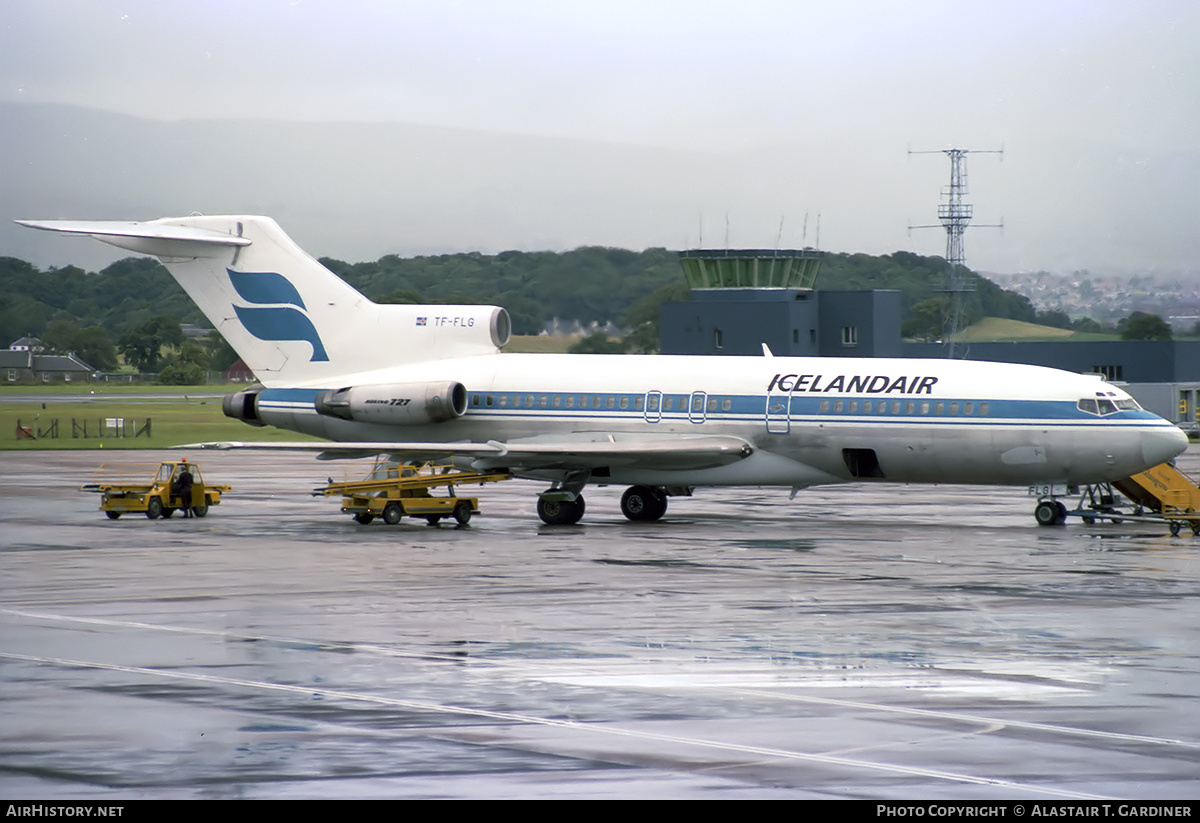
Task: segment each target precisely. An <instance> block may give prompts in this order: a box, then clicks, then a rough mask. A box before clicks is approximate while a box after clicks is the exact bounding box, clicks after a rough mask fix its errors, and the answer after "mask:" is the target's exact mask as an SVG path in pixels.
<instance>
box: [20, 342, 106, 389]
mask: <svg viewBox="0 0 1200 823" xmlns="http://www.w3.org/2000/svg"><path fill="white" fill-rule="evenodd" d="M95 371H96V370H95V369H93V368H92V367H91V366H89V365H88V364H87V363H85V362H83V361H82V360H80V359H79V358H78V357H77V356H75V354H74V353H71V354H40V353H38V352H34V351H31V350H29V349H26V350H24V351H14V350H11V349H10V350H8V351H0V377H2V378H3V379H4V380H6V381H7V382H9V383H17V382H28V381H30V380H36V381H37V382H39V383H51V382H56V381H59V380H63V381H66V382H68V383H69V382H71V381H72V380H80V381H86V380H87V379H88V378H89V377H91V376H92V374H93V373H94V372H95Z"/></svg>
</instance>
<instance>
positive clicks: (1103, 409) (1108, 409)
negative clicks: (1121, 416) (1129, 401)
mask: <svg viewBox="0 0 1200 823" xmlns="http://www.w3.org/2000/svg"><path fill="white" fill-rule="evenodd" d="M1096 404H1097V405H1098V406H1099V407H1100V414H1102V415H1105V414H1116V413H1117V405H1116V404H1115V403H1113V401H1111V400H1103V399H1102V400H1097V401H1096Z"/></svg>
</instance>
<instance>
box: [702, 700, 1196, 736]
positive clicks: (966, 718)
mask: <svg viewBox="0 0 1200 823" xmlns="http://www.w3.org/2000/svg"><path fill="white" fill-rule="evenodd" d="M723 691H732V692H736V693H739V694H747V695H754V696H755V697H774V698H775V699H776V700H788V701H794V702H797V703H816V704H821V705H827V706H840V707H842V708H847V709H869V710H871V711H877V712H889V713H892V714H910V715H914V716H917V717H934V718H937V719H938V720H958V721H962V722H965V723H978V724H980V725H984V726H1001V727H1003V726H1011V727H1013V728H1018V729H1030V730H1033V731H1043V732H1054V733H1056V734H1068V735H1078V736H1080V737H1099V738H1102V739H1105V740H1123V741H1127V742H1131V743H1153V744H1157V745H1160V746H1179V747H1182V748H1185V749H1200V743H1193V742H1189V741H1187V740H1174V739H1172V738H1169V737H1148V736H1146V735H1141V734H1124V733H1122V732H1106V731H1100V730H1097V729H1081V728H1078V727H1075V726H1052V725H1050V724H1048V723H1033V722H1030V721H1027V720H1006V719H1003V718H999V717H983V716H981V715H972V714H961V713H959V712H946V711H934V710H932V709H915V708H910V707H905V706H880V705H877V704H875V703H860V702H858V701H855V700H839V699H837V698H836V697H808V696H805V695H799V694H779V693H778V692H769V691H761V690H759V689H738V688H732V689H727V690H723Z"/></svg>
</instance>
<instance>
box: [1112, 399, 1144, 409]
mask: <svg viewBox="0 0 1200 823" xmlns="http://www.w3.org/2000/svg"><path fill="white" fill-rule="evenodd" d="M1116 403H1117V408H1118V409H1120V410H1121V411H1141V408H1142V407H1141V406H1139V405H1138V403H1137V401H1136V400H1134V399H1133V398H1132V397H1126V398H1125V399H1124V400H1118V401H1116Z"/></svg>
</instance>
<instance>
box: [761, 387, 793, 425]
mask: <svg viewBox="0 0 1200 823" xmlns="http://www.w3.org/2000/svg"><path fill="white" fill-rule="evenodd" d="M791 405H792V396H791V394H790V393H788V392H782V391H781V392H775V393H771V392H767V410H766V422H767V431H768V432H770V433H771V434H787V433H788V432H789V431H791V427H792V419H791Z"/></svg>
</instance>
